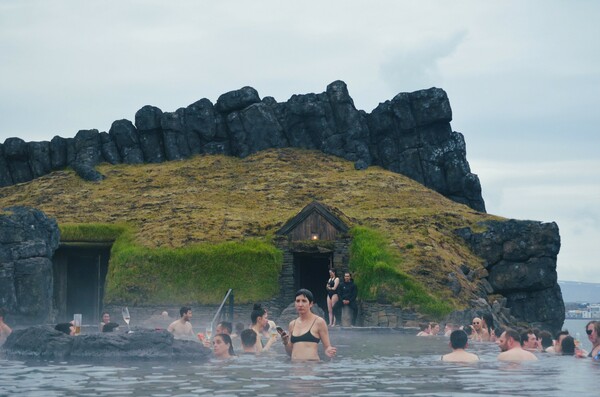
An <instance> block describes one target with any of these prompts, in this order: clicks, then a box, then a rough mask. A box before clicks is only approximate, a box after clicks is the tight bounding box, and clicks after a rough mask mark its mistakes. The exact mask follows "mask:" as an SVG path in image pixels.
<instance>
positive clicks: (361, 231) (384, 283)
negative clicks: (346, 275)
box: [350, 227, 452, 317]
mask: <svg viewBox="0 0 600 397" xmlns="http://www.w3.org/2000/svg"><path fill="white" fill-rule="evenodd" d="M351 232H352V233H351V234H352V245H351V249H350V250H351V257H350V268H351V269H352V271H353V272H354V278H355V281H356V285H357V287H358V289H359V291H360V295H361V297H362V299H365V300H371V301H376V300H383V301H391V303H393V304H396V305H398V306H403V307H413V308H415V309H417V310H418V311H419V312H421V313H424V314H428V315H431V316H433V317H440V316H443V315H445V314H448V313H450V312H451V311H452V305H450V304H449V303H447V302H445V301H443V300H442V299H440V298H439V297H437V296H435V295H434V294H433V293H432V292H431V291H427V290H426V289H425V287H423V285H422V284H421V283H419V282H418V281H417V280H415V278H414V277H412V276H410V275H408V274H406V273H405V272H404V271H402V270H401V269H402V258H401V257H400V255H399V253H398V252H397V251H394V250H392V249H391V247H390V243H389V241H388V239H386V238H385V236H384V235H383V234H382V233H381V232H378V231H376V230H372V229H369V228H366V227H355V228H353V229H352V231H351Z"/></svg>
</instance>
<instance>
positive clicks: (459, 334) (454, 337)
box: [450, 329, 469, 349]
mask: <svg viewBox="0 0 600 397" xmlns="http://www.w3.org/2000/svg"><path fill="white" fill-rule="evenodd" d="M468 340H469V337H468V335H467V333H466V332H465V331H463V330H462V329H457V330H456V331H452V333H451V334H450V346H452V348H453V349H464V348H465V346H467V341H468Z"/></svg>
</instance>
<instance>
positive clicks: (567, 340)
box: [560, 335, 575, 356]
mask: <svg viewBox="0 0 600 397" xmlns="http://www.w3.org/2000/svg"><path fill="white" fill-rule="evenodd" d="M560 350H561V352H562V353H561V354H562V355H563V356H573V355H575V339H574V338H573V337H572V336H570V335H567V336H565V337H564V338H563V340H562V341H561V342H560Z"/></svg>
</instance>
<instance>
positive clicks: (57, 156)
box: [50, 136, 68, 170]
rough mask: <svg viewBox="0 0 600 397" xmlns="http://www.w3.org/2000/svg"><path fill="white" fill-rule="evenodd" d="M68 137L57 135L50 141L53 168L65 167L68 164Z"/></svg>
mask: <svg viewBox="0 0 600 397" xmlns="http://www.w3.org/2000/svg"><path fill="white" fill-rule="evenodd" d="M67 150H68V149H67V139H65V138H62V137H60V136H55V137H54V138H52V140H51V141H50V166H51V167H52V169H53V170H60V169H62V168H65V167H66V166H67V164H68V158H67Z"/></svg>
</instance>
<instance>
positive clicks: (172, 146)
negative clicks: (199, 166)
mask: <svg viewBox="0 0 600 397" xmlns="http://www.w3.org/2000/svg"><path fill="white" fill-rule="evenodd" d="M160 125H161V126H162V130H163V140H164V145H165V155H166V157H167V160H182V159H185V158H188V157H189V156H190V154H191V152H190V147H189V145H188V142H187V133H186V128H185V109H183V108H181V109H178V110H177V111H176V112H166V113H163V114H162V117H161V119H160Z"/></svg>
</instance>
